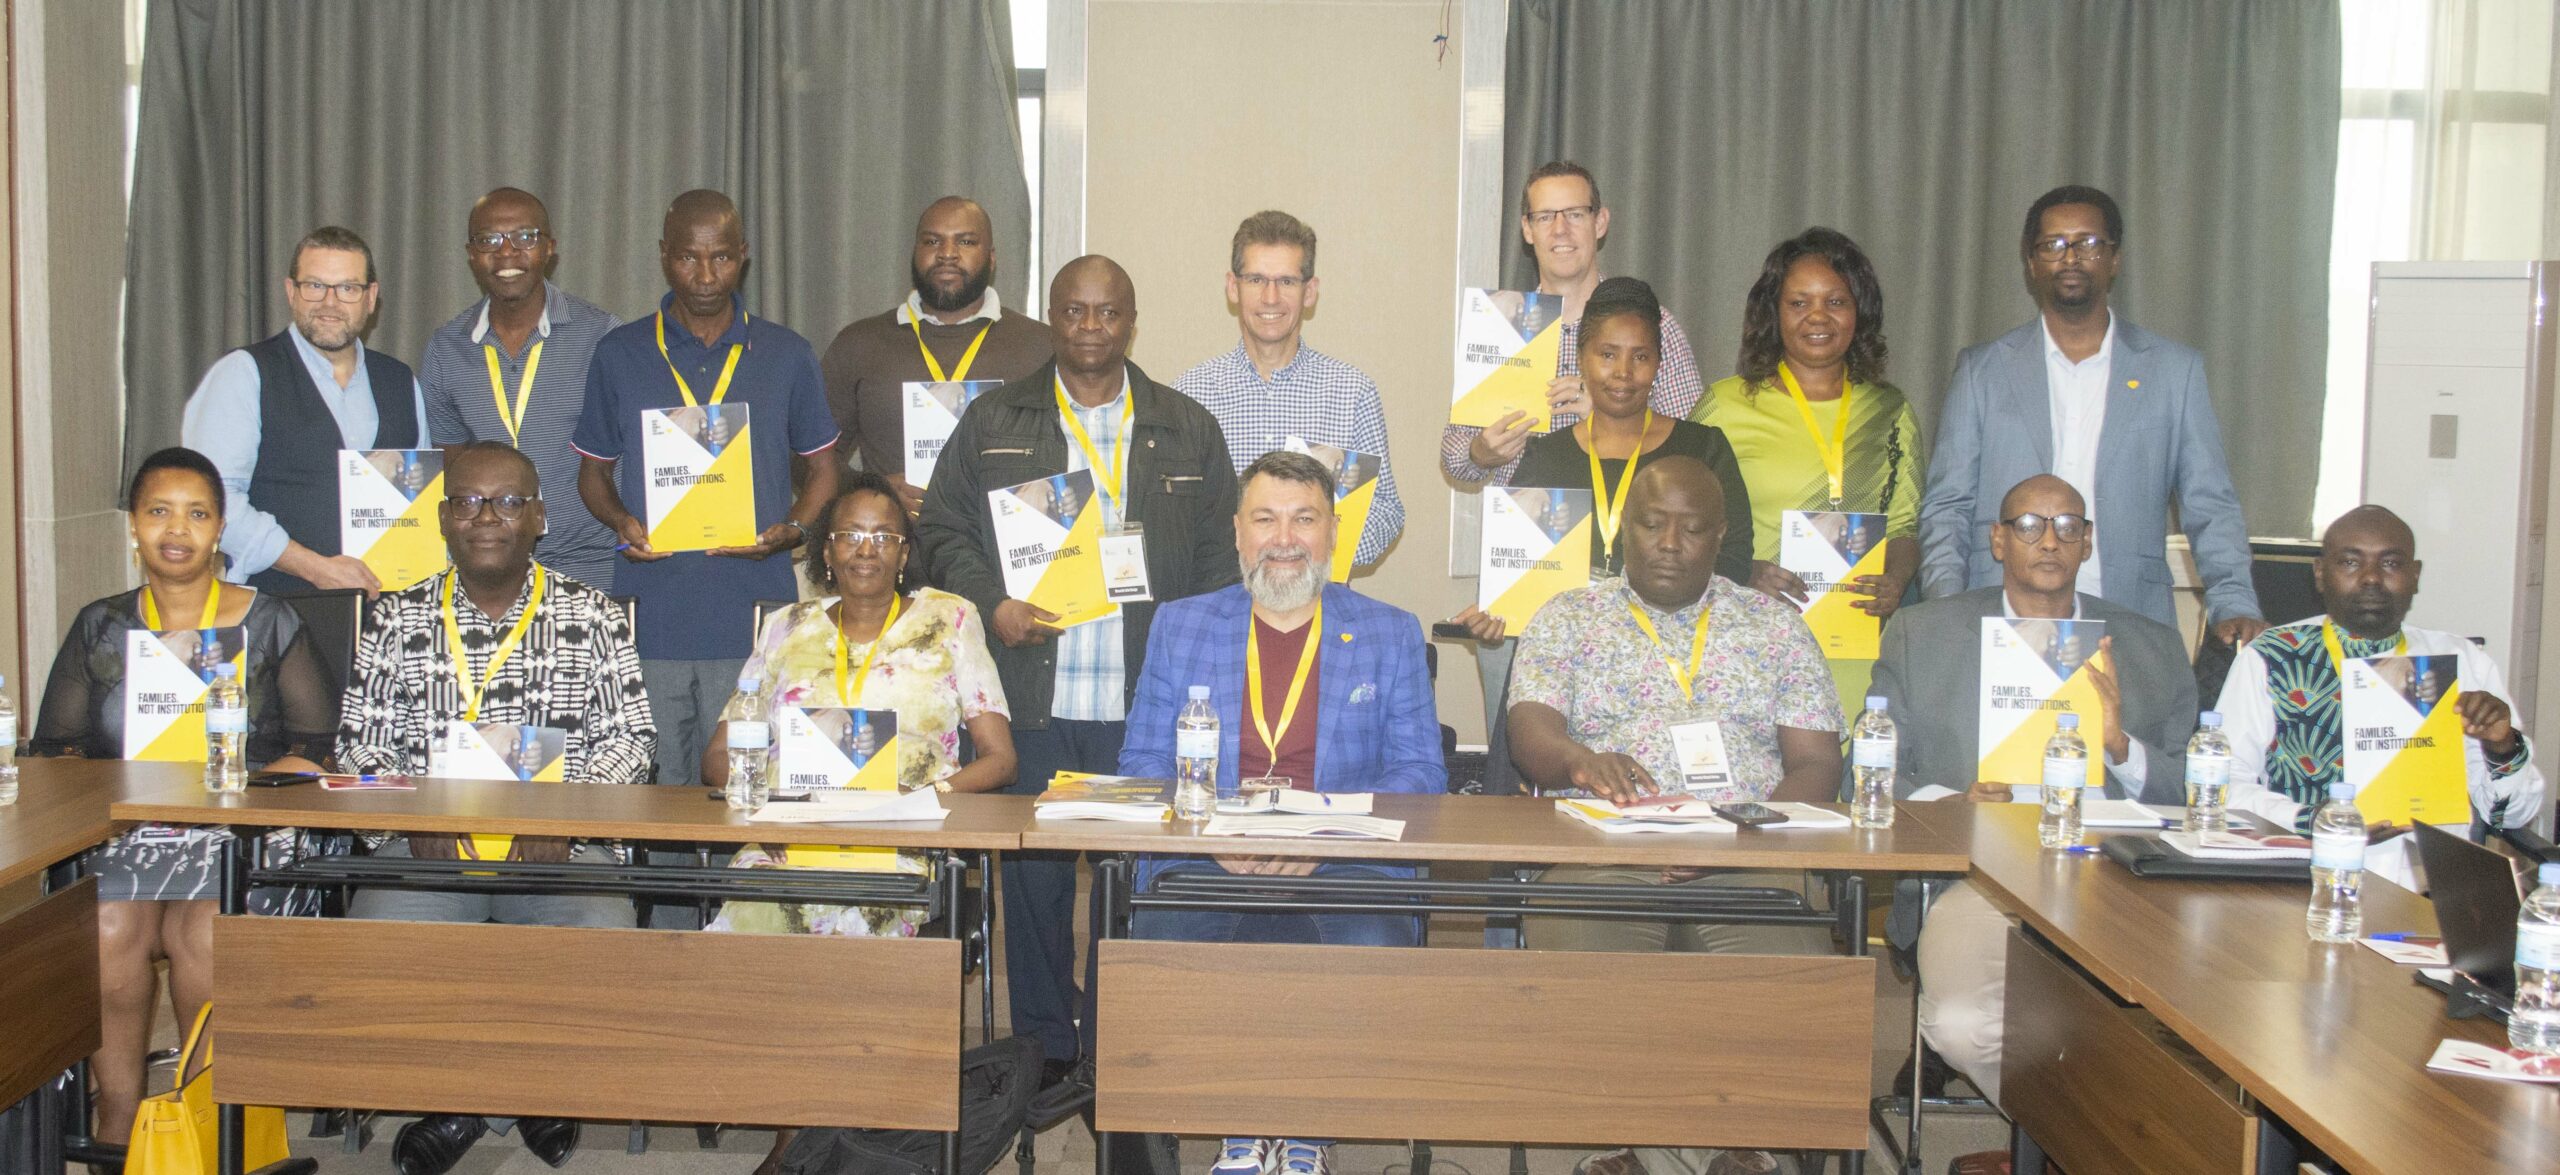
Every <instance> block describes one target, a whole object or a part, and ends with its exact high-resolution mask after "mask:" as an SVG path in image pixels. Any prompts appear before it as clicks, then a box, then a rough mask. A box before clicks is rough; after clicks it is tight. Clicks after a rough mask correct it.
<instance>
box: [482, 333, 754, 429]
mask: <svg viewBox="0 0 2560 1175" xmlns="http://www.w3.org/2000/svg"><path fill="white" fill-rule="evenodd" d="M666 349H667V336H666V324H665V323H664V322H661V323H659V325H658V351H659V353H660V354H664V353H665V352H666ZM480 350H481V352H482V353H483V354H485V355H487V356H488V359H489V398H491V399H493V400H496V401H497V402H498V423H500V424H503V425H506V426H507V440H509V441H511V442H514V443H515V444H516V445H517V446H519V447H521V446H522V445H523V444H524V406H525V405H526V404H527V403H529V402H530V401H532V399H533V373H534V372H536V371H540V370H542V340H540V339H535V340H534V341H533V350H530V351H527V352H525V356H524V376H523V378H521V379H519V380H518V381H517V382H516V406H515V410H514V411H512V412H511V411H508V410H507V378H506V377H505V376H504V375H501V374H499V372H498V348H497V347H496V346H494V345H492V344H489V343H482V344H481V345H480ZM667 370H669V371H673V370H675V366H674V365H673V364H669V365H668V367H667ZM723 382H724V384H725V382H726V381H723ZM676 383H678V384H679V385H681V384H682V383H684V377H683V376H681V375H679V376H677V377H676ZM686 402H687V403H691V400H689V399H688V400H687V401H686ZM715 402H716V401H715Z"/></svg>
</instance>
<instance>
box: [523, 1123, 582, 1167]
mask: <svg viewBox="0 0 2560 1175" xmlns="http://www.w3.org/2000/svg"><path fill="white" fill-rule="evenodd" d="M516 1136H517V1137H519V1138H522V1139H524V1149H526V1150H529V1151H532V1152H533V1157H535V1158H537V1159H540V1160H542V1161H543V1162H546V1163H549V1164H551V1165H552V1166H554V1167H557V1166H559V1165H560V1164H562V1163H565V1162H568V1161H569V1156H570V1155H572V1154H575V1153H577V1150H578V1123H577V1120H576V1119H573V1118H518V1119H516Z"/></svg>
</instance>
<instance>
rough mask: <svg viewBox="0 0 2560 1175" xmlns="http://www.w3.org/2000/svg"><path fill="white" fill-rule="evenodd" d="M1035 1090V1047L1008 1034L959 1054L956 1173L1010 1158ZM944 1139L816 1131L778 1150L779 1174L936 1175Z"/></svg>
mask: <svg viewBox="0 0 2560 1175" xmlns="http://www.w3.org/2000/svg"><path fill="white" fill-rule="evenodd" d="M1039 1088H1040V1044H1039V1042H1038V1041H1035V1040H1032V1039H1031V1038H1029V1037H1023V1036H1008V1037H1006V1038H1004V1039H1003V1040H999V1041H996V1042H994V1043H992V1044H982V1045H979V1046H978V1047H976V1048H973V1049H970V1050H969V1051H967V1052H965V1053H962V1054H960V1170H959V1172H957V1173H956V1175H986V1172H987V1170H988V1169H989V1168H991V1167H994V1166H995V1165H996V1163H997V1161H998V1160H1001V1159H1003V1158H1004V1157H1005V1156H1007V1155H1010V1154H1012V1153H1013V1146H1014V1141H1015V1139H1016V1137H1017V1136H1019V1135H1020V1134H1021V1133H1022V1124H1023V1121H1024V1119H1026V1118H1028V1117H1029V1116H1030V1114H1031V1095H1032V1094H1033V1093H1035V1092H1037V1091H1038V1090H1039ZM941 1161H942V1135H941V1134H939V1133H937V1132H934V1131H931V1130H857V1129H844V1128H839V1127H832V1126H829V1127H817V1128H812V1129H808V1130H803V1131H801V1132H800V1136H799V1137H798V1138H795V1139H793V1140H792V1141H791V1146H790V1147H789V1149H786V1150H785V1151H783V1152H782V1175H935V1172H936V1171H937V1169H938V1167H939V1166H940V1164H941Z"/></svg>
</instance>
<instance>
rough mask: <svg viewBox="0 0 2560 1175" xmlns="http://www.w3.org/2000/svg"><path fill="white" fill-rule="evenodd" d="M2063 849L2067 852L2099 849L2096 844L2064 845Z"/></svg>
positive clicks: (2095, 850)
mask: <svg viewBox="0 0 2560 1175" xmlns="http://www.w3.org/2000/svg"><path fill="white" fill-rule="evenodd" d="M2062 851H2063V852H2066V853H2094V852H2097V851H2098V846H2096V845H2065V846H2063V849H2062Z"/></svg>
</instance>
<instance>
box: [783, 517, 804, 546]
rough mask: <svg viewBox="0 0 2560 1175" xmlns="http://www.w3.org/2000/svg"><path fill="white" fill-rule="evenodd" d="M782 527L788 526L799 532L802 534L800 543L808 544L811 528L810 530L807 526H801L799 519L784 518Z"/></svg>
mask: <svg viewBox="0 0 2560 1175" xmlns="http://www.w3.org/2000/svg"><path fill="white" fill-rule="evenodd" d="M782 525H784V526H787V527H790V528H791V529H793V530H796V531H799V532H800V541H801V542H804V543H805V542H808V541H809V528H808V527H805V526H802V525H800V520H799V519H797V518H789V517H786V518H784V519H783V520H782Z"/></svg>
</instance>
